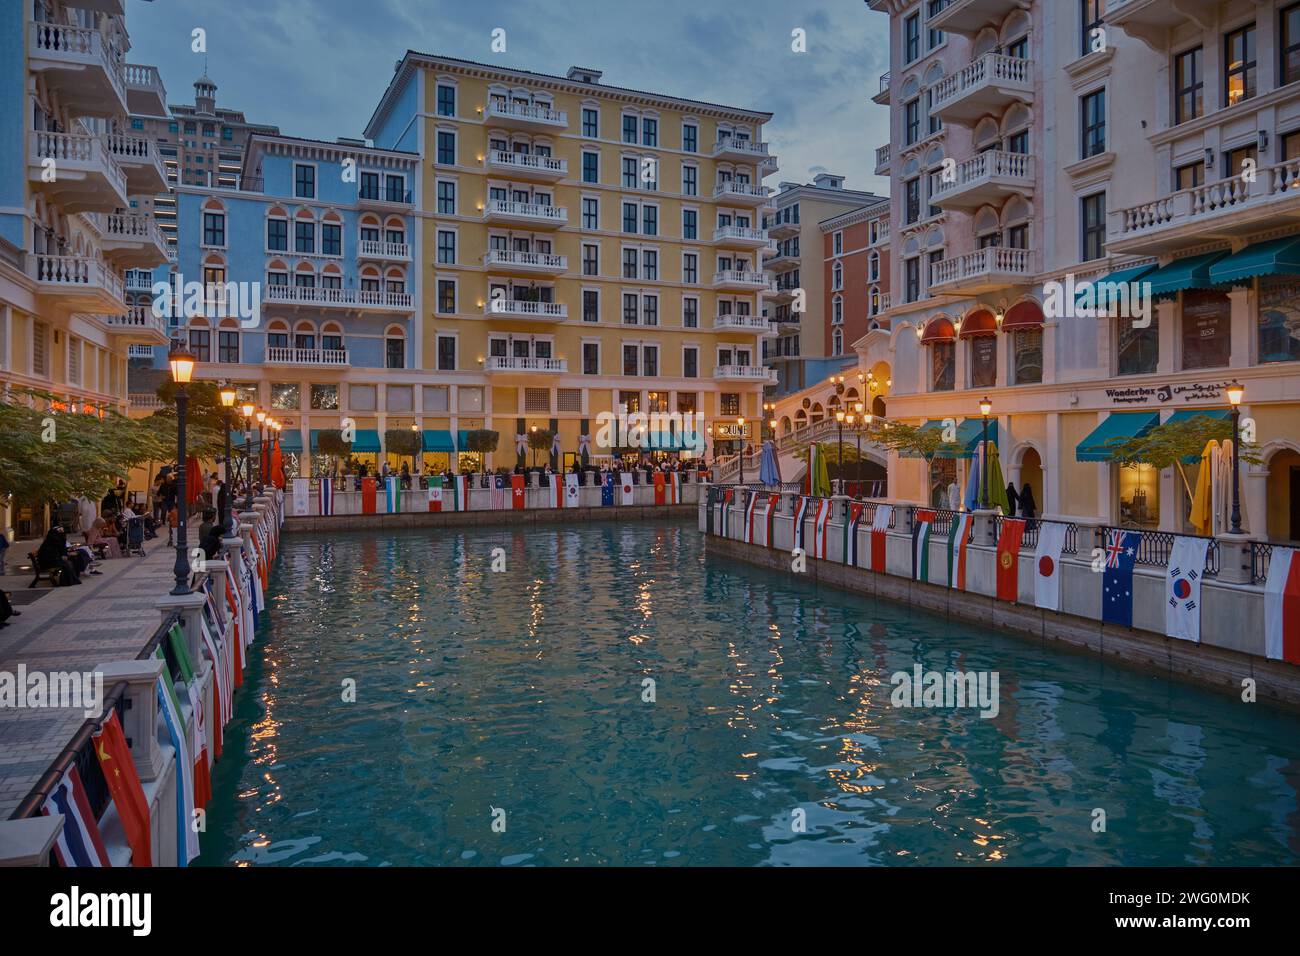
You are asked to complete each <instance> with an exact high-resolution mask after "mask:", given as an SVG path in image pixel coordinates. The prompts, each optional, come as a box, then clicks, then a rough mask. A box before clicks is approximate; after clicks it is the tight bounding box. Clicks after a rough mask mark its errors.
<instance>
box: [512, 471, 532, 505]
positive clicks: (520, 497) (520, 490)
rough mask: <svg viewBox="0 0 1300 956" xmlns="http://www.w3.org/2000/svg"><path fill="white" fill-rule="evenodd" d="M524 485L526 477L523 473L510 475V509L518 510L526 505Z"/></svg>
mask: <svg viewBox="0 0 1300 956" xmlns="http://www.w3.org/2000/svg"><path fill="white" fill-rule="evenodd" d="M526 487H527V485H526V479H525V477H524V476H523V475H511V476H510V507H511V508H512V509H515V510H519V509H520V508H524V507H526V506H527V504H528V500H527V497H528V496H527V492H526V490H525V489H526Z"/></svg>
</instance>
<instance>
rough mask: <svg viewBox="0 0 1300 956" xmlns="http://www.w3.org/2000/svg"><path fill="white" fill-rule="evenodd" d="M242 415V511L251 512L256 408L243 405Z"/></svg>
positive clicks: (250, 405)
mask: <svg viewBox="0 0 1300 956" xmlns="http://www.w3.org/2000/svg"><path fill="white" fill-rule="evenodd" d="M240 411H241V412H243V413H244V510H245V511H252V510H253V413H254V412H255V411H257V406H255V405H252V404H245V405H244V406H243V407H242V408H240Z"/></svg>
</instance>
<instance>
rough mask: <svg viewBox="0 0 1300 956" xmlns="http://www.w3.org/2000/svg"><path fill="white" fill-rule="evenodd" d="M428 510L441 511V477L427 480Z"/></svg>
mask: <svg viewBox="0 0 1300 956" xmlns="http://www.w3.org/2000/svg"><path fill="white" fill-rule="evenodd" d="M429 510H430V511H441V510H442V476H441V475H438V476H436V477H434V478H430V479H429Z"/></svg>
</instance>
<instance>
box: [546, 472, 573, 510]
mask: <svg viewBox="0 0 1300 956" xmlns="http://www.w3.org/2000/svg"><path fill="white" fill-rule="evenodd" d="M575 477H576V476H575ZM547 479H548V480H549V481H550V484H549V485H547V486H546V497H547V498H548V499H549V500H550V502H551V507H552V508H563V507H564V476H563V475H548V476H547Z"/></svg>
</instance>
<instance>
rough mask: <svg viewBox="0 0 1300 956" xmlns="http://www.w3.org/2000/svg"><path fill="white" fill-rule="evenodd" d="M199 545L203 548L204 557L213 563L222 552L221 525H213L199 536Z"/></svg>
mask: <svg viewBox="0 0 1300 956" xmlns="http://www.w3.org/2000/svg"><path fill="white" fill-rule="evenodd" d="M199 545H200V546H201V547H202V548H203V557H204V558H206V559H207V560H209V561H211V560H212V559H213V558H215V557H216V556H217V555H218V554H219V553H220V552H221V525H219V524H212V525H210V526H209V527H208V530H207V531H206V532H205V533H204V534H202V535H200V536H199Z"/></svg>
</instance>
